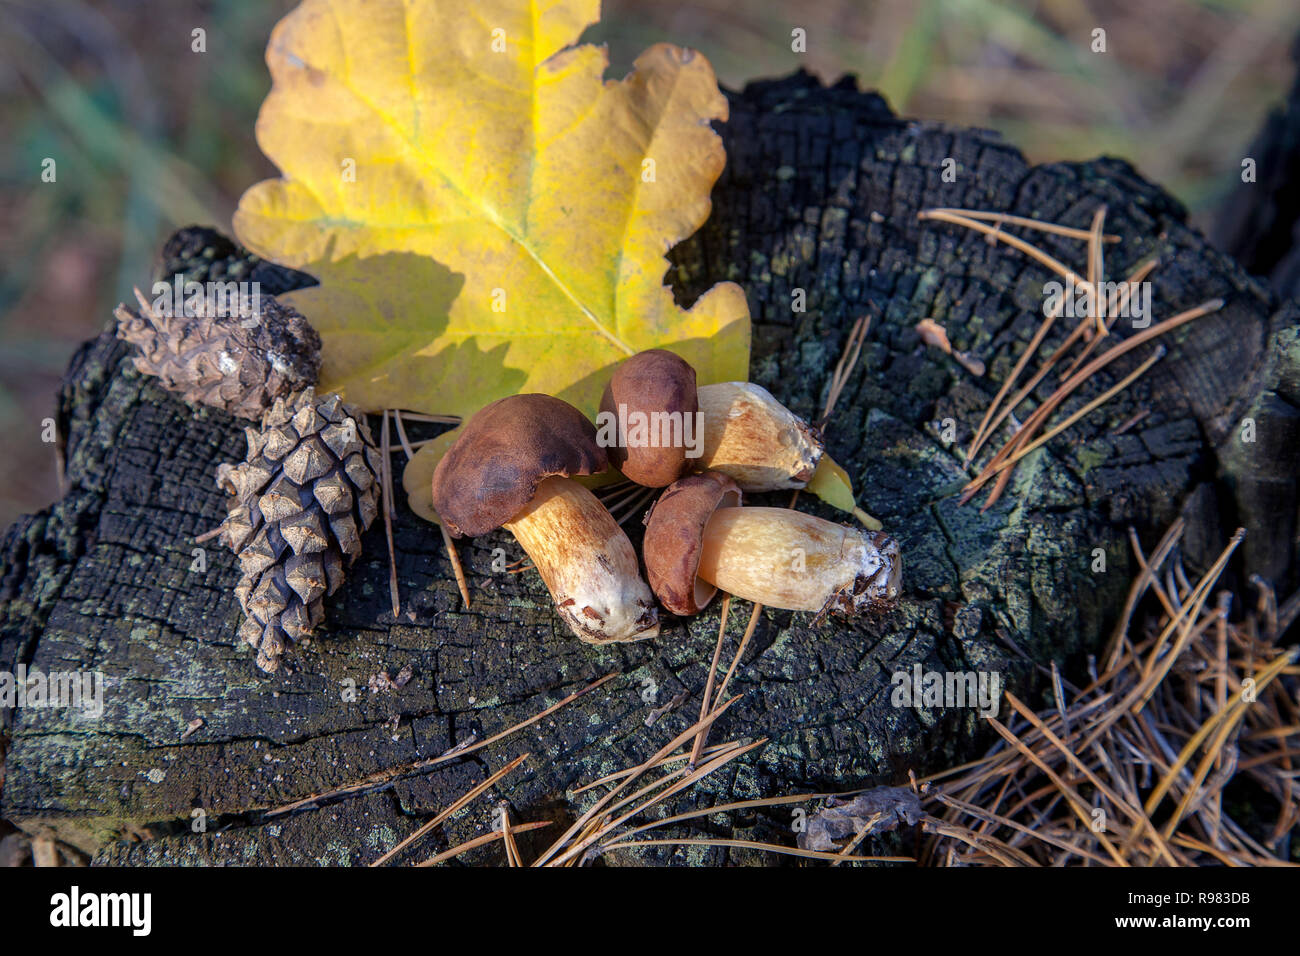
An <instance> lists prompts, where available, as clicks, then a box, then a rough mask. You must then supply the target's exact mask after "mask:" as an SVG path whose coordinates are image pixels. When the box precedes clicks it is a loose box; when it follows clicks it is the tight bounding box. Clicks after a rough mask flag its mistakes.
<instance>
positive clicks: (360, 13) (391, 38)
mask: <svg viewBox="0 0 1300 956" xmlns="http://www.w3.org/2000/svg"><path fill="white" fill-rule="evenodd" d="M598 18H599V3H598V2H597V0H551V2H545V0H531V2H528V0H475V2H473V3H465V2H464V0H405V2H403V0H306V2H304V3H302V4H301V5H300V6H299V7H298V8H296V9H295V10H294V11H293V12H292V13H290V14H289V15H288V16H287V17H286V18H285V19H284V20H282V21H281V22H280V23H279V24H278V25H277V26H276V28H275V30H274V32H273V33H272V35H271V40H270V44H269V46H268V49H267V63H268V65H269V66H270V70H271V77H272V88H271V92H270V94H269V95H268V96H267V99H266V102H265V103H264V104H263V106H262V111H261V114H260V115H259V117H258V122H257V140H258V143H259V145H260V146H261V147H262V150H263V152H265V153H266V155H267V156H268V157H269V158H270V159H271V160H272V161H273V162H274V163H275V164H276V166H278V167H279V169H280V170H281V172H282V174H283V175H282V176H281V178H279V179H274V180H267V181H264V182H261V183H258V184H257V185H255V186H253V187H252V188H251V189H249V190H248V191H247V192H246V193H245V194H244V196H243V198H242V199H241V200H240V204H239V209H238V211H237V212H236V214H235V220H234V225H235V232H236V234H237V235H238V237H239V239H240V241H241V242H243V243H244V245H246V246H247V247H248V248H250V249H252V250H253V251H254V252H256V253H258V254H259V255H261V256H264V257H265V258H268V259H271V260H273V261H275V262H278V263H282V264H284V265H288V266H292V267H294V268H298V269H303V270H305V271H307V272H309V273H311V274H313V275H314V276H316V277H317V278H318V279H319V280H320V285H319V286H317V287H314V288H310V289H304V290H300V291H297V292H294V293H292V294H291V295H290V296H289V299H290V301H291V302H292V304H293V305H294V306H296V307H297V308H299V309H300V310H301V311H302V312H303V313H304V314H305V315H306V316H307V317H308V318H309V319H310V321H311V323H312V324H313V325H314V326H315V327H316V329H317V330H318V331H319V332H320V335H321V339H322V342H323V369H322V375H321V382H320V387H321V388H322V389H324V390H335V391H339V392H341V393H342V394H343V395H344V397H345V398H346V399H347V400H348V401H350V402H354V403H356V404H359V405H361V406H362V407H364V408H366V409H369V410H378V409H381V408H406V409H412V410H416V411H423V412H432V413H444V414H453V415H462V416H468V415H470V414H472V413H473V412H475V411H476V410H478V409H479V408H481V407H482V406H483V405H486V404H487V403H488V402H490V401H493V400H495V399H497V398H501V397H503V396H505V395H510V394H514V393H517V392H546V393H549V394H553V395H557V396H559V397H561V398H564V399H565V400H567V401H569V402H572V403H573V404H575V405H577V406H578V407H579V408H581V409H582V410H583V411H584V412H586V413H587V414H589V415H594V413H595V411H596V409H597V406H598V403H599V396H600V393H601V390H602V389H603V387H604V385H605V383H606V381H607V380H608V377H609V375H610V374H611V372H612V370H613V367H614V365H616V364H617V363H618V362H619V361H620V360H622V359H624V358H626V357H627V356H628V355H631V354H633V353H635V352H637V351H640V350H642V349H646V348H652V347H661V348H669V349H672V350H673V351H675V352H677V353H678V354H680V355H682V356H683V357H684V358H686V359H687V360H688V361H690V362H692V363H693V364H694V365H695V367H696V369H697V372H698V375H699V380H700V381H701V382H702V383H707V382H717V381H727V380H734V379H746V378H748V366H749V310H748V307H747V305H746V302H745V296H744V293H743V292H742V290H741V289H740V287H739V286H737V285H735V284H734V283H722V284H719V285H716V286H714V287H713V288H712V289H711V290H709V291H708V292H707V293H706V294H705V295H703V296H702V297H701V298H700V299H699V300H698V302H697V303H696V304H695V305H694V306H693V307H692V308H691V309H689V310H684V309H682V308H679V307H678V306H677V305H676V304H675V302H674V301H673V296H672V292H671V290H669V289H668V288H667V287H665V286H664V276H665V273H666V271H667V266H668V262H667V260H666V259H665V254H666V253H667V251H668V250H669V249H670V248H671V247H672V246H673V245H674V244H675V243H677V242H679V241H681V240H682V239H684V238H686V237H687V236H689V235H690V234H691V233H693V232H694V231H695V230H696V229H697V228H699V226H700V225H701V224H702V223H703V222H704V221H705V219H706V218H707V217H708V214H709V210H710V200H709V192H710V189H711V187H712V185H713V183H714V182H715V180H716V179H717V177H718V175H719V174H720V173H721V171H722V167H723V164H724V162H725V157H724V152H723V147H722V143H721V140H720V139H719V137H718V136H717V134H716V133H715V132H714V131H713V130H712V129H711V128H710V125H709V124H710V121H713V120H725V119H726V116H727V102H726V99H725V98H724V97H723V96H722V94H721V92H720V91H719V90H718V86H717V81H716V79H715V77H714V74H713V70H712V68H711V67H710V65H709V63H708V62H707V61H706V60H705V59H704V57H703V56H701V55H699V54H697V53H693V52H691V51H689V50H684V49H679V48H677V47H674V46H669V45H667V44H660V45H656V46H654V47H652V48H650V49H649V50H647V51H646V52H645V53H643V54H642V55H641V57H640V58H638V59H637V61H636V65H635V69H634V70H633V72H632V73H631V74H629V75H628V76H627V77H626V78H624V79H622V80H619V81H605V80H604V79H603V78H602V74H603V72H604V70H605V68H606V65H607V62H608V59H607V55H606V52H605V50H604V48H603V47H595V46H590V45H585V46H574V45H573V44H575V43H576V42H577V40H578V38H579V36H580V34H581V33H582V31H583V30H584V29H585V28H586V27H587V26H588V25H590V24H591V23H593V22H595V21H596V20H597V19H598Z"/></svg>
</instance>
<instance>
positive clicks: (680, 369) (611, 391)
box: [596, 349, 703, 488]
mask: <svg viewBox="0 0 1300 956" xmlns="http://www.w3.org/2000/svg"><path fill="white" fill-rule="evenodd" d="M698 413H699V401H698V399H697V398H696V389H695V369H694V368H692V367H691V364H690V363H689V362H687V361H686V360H685V359H683V358H680V357H679V356H677V355H674V354H673V353H672V352H669V351H666V350H664V349H648V350H646V351H644V352H638V353H637V354H636V355H633V356H632V357H631V358H628V359H626V360H624V361H623V362H621V363H620V364H619V366H618V368H617V369H615V370H614V375H613V377H611V378H610V380H609V384H608V385H606V386H605V392H604V394H603V395H602V396H601V399H600V415H599V416H597V419H596V424H597V425H598V426H599V429H598V432H597V435H598V437H599V438H600V440H601V444H602V446H603V447H604V448H605V450H606V452H607V454H608V455H609V462H610V464H611V465H613V466H614V467H615V468H617V469H618V470H619V471H621V472H622V473H623V475H624V477H625V478H627V479H628V480H629V481H634V482H636V483H637V484H639V485H645V486H646V487H648V488H662V487H664V486H665V485H670V484H672V483H673V482H674V481H676V480H677V479H678V478H680V477H681V476H682V473H683V472H685V471H686V470H687V469H688V468H689V467H690V465H691V464H692V461H691V460H690V459H691V458H698V457H699V455H700V451H701V447H700V446H701V444H702V441H703V436H702V435H701V434H700V432H701V431H702V429H701V428H700V422H699V415H698ZM692 451H693V452H694V454H693V455H692V454H691V452H692ZM688 456H689V457H688Z"/></svg>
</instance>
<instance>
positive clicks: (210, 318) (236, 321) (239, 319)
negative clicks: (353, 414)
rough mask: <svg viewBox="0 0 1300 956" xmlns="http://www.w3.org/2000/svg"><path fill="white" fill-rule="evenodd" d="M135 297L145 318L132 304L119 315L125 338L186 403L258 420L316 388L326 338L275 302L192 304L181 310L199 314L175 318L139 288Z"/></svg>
mask: <svg viewBox="0 0 1300 956" xmlns="http://www.w3.org/2000/svg"><path fill="white" fill-rule="evenodd" d="M135 295H136V298H137V299H138V300H139V301H140V311H139V312H138V313H137V312H136V311H135V310H133V309H128V308H127V307H126V306H125V305H119V306H118V307H117V310H116V311H115V312H114V313H113V314H114V315H116V316H117V334H118V337H119V338H122V339H125V340H126V341H128V342H130V343H132V344H133V345H135V346H137V347H138V348H139V350H140V354H139V355H137V356H136V357H135V367H136V368H138V369H139V370H140V371H141V372H144V373H145V374H146V375H156V376H158V378H159V379H160V380H161V381H162V384H163V386H164V387H166V388H168V389H170V390H171V391H173V392H179V393H180V394H181V395H182V396H183V397H184V398H185V399H186V401H191V402H200V403H202V404H204V405H212V406H214V407H216V408H220V409H223V410H225V411H227V412H230V414H232V415H236V416H238V417H240V418H251V419H253V420H254V421H256V420H257V419H259V418H260V417H261V416H262V413H263V412H264V411H266V409H267V408H269V407H270V406H271V403H272V402H274V401H275V400H276V399H277V398H280V397H282V396H288V395H291V394H292V393H293V392H296V391H298V390H300V389H302V388H305V387H307V386H309V385H314V384H315V383H316V376H317V375H318V374H319V373H320V336H319V335H317V334H316V330H315V329H313V328H312V327H311V325H310V324H308V322H307V320H306V319H305V318H303V317H302V315H301V313H299V312H298V311H296V310H295V309H292V308H290V307H289V306H287V305H282V304H281V303H279V302H277V301H276V300H275V298H274V297H272V296H269V295H260V296H258V297H257V300H256V302H254V300H253V298H252V297H251V296H248V295H243V294H241V295H240V297H239V299H238V302H237V303H233V302H226V303H218V302H216V301H214V300H211V299H204V300H203V301H202V302H201V303H198V304H196V307H192V306H195V304H193V303H190V302H188V301H187V302H186V303H185V304H184V306H185V307H184V308H183V309H182V310H180V311H182V312H183V313H192V314H182V315H180V316H174V315H171V314H164V313H163V312H161V311H158V310H155V309H154V308H153V307H152V306H151V305H150V303H149V301H148V300H147V299H146V298H145V297H144V295H143V294H142V293H141V292H140V290H139V289H136V290H135ZM254 306H256V308H255V307H254ZM172 311H177V310H172Z"/></svg>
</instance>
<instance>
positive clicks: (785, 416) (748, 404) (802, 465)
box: [692, 382, 825, 491]
mask: <svg viewBox="0 0 1300 956" xmlns="http://www.w3.org/2000/svg"><path fill="white" fill-rule="evenodd" d="M698 399H699V403H700V414H701V415H703V417H704V450H703V454H702V455H701V456H700V457H699V458H697V459H696V460H695V461H693V462H692V464H693V465H694V467H695V468H697V469H700V470H712V471H720V472H722V473H723V474H726V475H729V476H730V477H731V478H733V479H735V481H736V484H738V485H739V486H740V488H741V490H743V491H780V490H783V489H793V488H802V487H804V486H805V485H806V484H808V482H809V481H810V480H811V479H812V477H813V473H814V472H815V471H816V470H817V465H818V463H819V462H820V461H821V459H822V454H823V452H824V451H825V445H824V444H823V443H822V436H821V433H820V432H819V431H818V430H817V429H816V428H814V427H813V426H811V425H809V424H808V423H807V422H806V421H804V420H803V419H802V418H800V417H799V416H798V415H796V414H795V413H794V412H792V411H790V409H788V408H786V407H785V406H784V405H782V404H781V403H780V402H778V401H777V400H776V399H775V398H773V397H772V393H771V392H769V391H768V390H767V389H765V388H763V387H762V386H761V385H755V384H754V383H753V382H722V383H720V384H718V385H701V386H700V387H699V389H698Z"/></svg>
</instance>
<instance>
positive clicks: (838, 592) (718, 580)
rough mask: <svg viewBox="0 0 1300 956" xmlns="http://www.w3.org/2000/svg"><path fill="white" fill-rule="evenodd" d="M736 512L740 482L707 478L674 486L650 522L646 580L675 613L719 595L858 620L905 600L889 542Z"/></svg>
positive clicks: (828, 524)
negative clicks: (854, 616)
mask: <svg viewBox="0 0 1300 956" xmlns="http://www.w3.org/2000/svg"><path fill="white" fill-rule="evenodd" d="M739 504H740V488H739V487H738V486H737V484H736V483H735V482H733V481H731V479H729V478H727V477H726V476H725V475H722V474H719V473H717V472H704V473H702V474H698V475H690V476H688V477H686V478H683V479H681V480H680V481H677V482H675V483H674V484H672V485H670V486H669V487H668V488H667V490H665V491H664V493H663V495H662V496H661V497H660V499H659V501H657V502H656V503H655V506H654V508H653V509H652V510H651V512H650V514H649V515H648V516H647V518H646V533H645V547H644V554H645V562H646V572H647V575H648V576H649V578H650V583H651V587H652V588H653V589H654V592H655V595H656V596H657V597H658V598H659V600H660V601H661V602H662V603H663V605H664V607H666V608H668V609H669V610H670V611H672V612H673V613H675V614H693V613H696V612H697V611H699V610H700V609H702V608H703V607H704V605H705V604H707V603H708V601H709V600H710V599H711V598H712V597H713V594H714V593H715V592H716V590H717V589H721V590H723V591H726V592H728V593H730V594H733V595H735V596H736V597H739V598H744V599H746V600H748V601H754V602H755V603H758V604H765V605H767V606H768V607H774V608H784V609H786V610H791V611H816V612H818V613H821V612H824V611H832V610H838V611H842V612H844V613H847V614H852V613H856V612H859V611H862V610H865V609H866V608H868V607H871V606H872V605H875V604H879V603H883V602H888V601H892V600H894V599H895V598H896V597H898V594H899V587H900V574H901V564H900V561H899V553H898V544H897V542H895V541H894V539H893V538H891V537H889V536H888V535H884V534H881V533H879V532H862V531H858V530H857V529H854V528H848V527H844V526H843V525H838V524H835V523H834V522H832V521H826V520H824V519H822V518H818V517H816V516H814V515H809V514H804V513H802V512H799V511H794V510H792V509H789V508H745V507H738V505H739ZM701 582H703V587H701Z"/></svg>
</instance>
